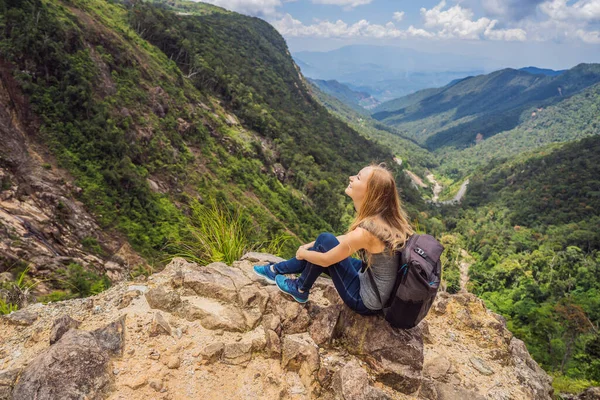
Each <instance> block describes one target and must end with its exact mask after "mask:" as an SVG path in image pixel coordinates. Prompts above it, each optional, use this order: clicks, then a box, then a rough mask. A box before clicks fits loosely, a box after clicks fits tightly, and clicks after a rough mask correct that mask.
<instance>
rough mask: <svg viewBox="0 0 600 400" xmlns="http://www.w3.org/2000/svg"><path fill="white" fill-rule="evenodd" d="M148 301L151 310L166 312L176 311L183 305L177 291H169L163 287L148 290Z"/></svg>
mask: <svg viewBox="0 0 600 400" xmlns="http://www.w3.org/2000/svg"><path fill="white" fill-rule="evenodd" d="M146 301H148V304H149V305H150V307H151V308H155V309H159V310H162V311H166V312H173V311H175V310H176V309H177V308H178V307H179V305H180V304H181V298H180V297H179V294H178V293H177V292H175V291H167V290H166V289H165V288H164V287H163V286H159V287H155V288H152V289H150V290H148V292H147V293H146Z"/></svg>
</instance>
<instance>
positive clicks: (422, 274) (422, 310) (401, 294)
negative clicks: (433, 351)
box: [367, 234, 444, 329]
mask: <svg viewBox="0 0 600 400" xmlns="http://www.w3.org/2000/svg"><path fill="white" fill-rule="evenodd" d="M443 251H444V246H442V245H441V244H440V243H439V242H438V241H437V240H435V239H434V237H433V236H430V235H418V234H414V235H412V236H411V237H410V238H409V239H408V241H407V242H406V245H405V246H404V248H403V249H402V251H401V255H400V265H399V268H398V275H397V276H396V282H395V284H394V289H393V290H392V295H391V296H390V298H389V300H388V301H387V303H386V304H383V302H382V301H381V295H380V294H379V290H378V289H377V285H376V284H375V278H373V272H372V271H371V269H370V268H369V269H367V273H368V275H369V279H370V280H371V284H372V285H373V287H374V288H375V292H376V293H377V297H378V298H379V303H380V304H382V305H383V309H382V311H383V315H384V317H385V320H386V321H388V322H389V323H390V325H392V326H393V327H394V328H401V329H410V328H413V327H415V326H417V325H418V324H419V322H421V320H422V319H423V318H425V316H426V315H427V313H428V312H429V309H430V308H431V304H433V300H434V299H435V295H436V294H437V291H438V289H439V287H440V280H441V276H442V263H441V262H440V256H441V255H442V252H443Z"/></svg>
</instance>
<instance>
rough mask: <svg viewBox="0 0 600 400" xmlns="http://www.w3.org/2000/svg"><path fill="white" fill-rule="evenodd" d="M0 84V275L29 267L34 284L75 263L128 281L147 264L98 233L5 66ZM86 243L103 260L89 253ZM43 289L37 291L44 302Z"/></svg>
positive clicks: (116, 236)
mask: <svg viewBox="0 0 600 400" xmlns="http://www.w3.org/2000/svg"><path fill="white" fill-rule="evenodd" d="M0 78H1V79H0V139H1V141H2V145H1V146H0V273H4V272H6V271H11V270H12V269H13V268H14V267H18V264H19V263H25V264H28V265H29V266H30V270H29V272H30V273H31V274H33V275H34V276H37V277H41V278H49V277H50V276H52V274H53V272H55V271H56V270H57V269H60V268H64V267H66V266H67V265H69V264H70V263H77V264H80V265H82V266H84V267H87V268H89V269H91V270H95V271H97V272H99V273H107V274H108V276H109V278H110V279H111V280H113V281H118V280H121V279H123V278H124V277H126V276H127V266H128V265H131V266H136V265H139V264H144V260H143V259H141V258H140V257H139V256H138V255H137V254H135V252H134V251H133V250H131V248H130V247H129V245H128V244H127V242H126V241H125V240H124V239H123V238H122V237H121V235H119V234H115V233H114V232H111V233H108V232H105V231H103V230H102V229H100V227H99V226H98V224H97V223H96V220H95V218H94V217H93V216H92V215H91V214H89V213H88V212H87V210H86V209H85V207H84V206H83V204H82V203H81V202H80V201H78V199H77V195H78V193H79V191H80V189H79V188H77V187H76V186H75V185H74V184H73V178H72V177H71V176H70V175H69V174H67V173H66V172H65V171H64V170H62V169H60V168H58V167H57V165H56V162H55V160H54V158H53V157H52V156H51V155H50V154H49V152H48V149H47V148H46V147H45V146H43V145H40V144H39V142H38V140H37V139H38V138H37V135H38V133H37V132H38V129H39V126H38V123H37V120H36V118H35V117H34V116H33V114H32V113H31V112H30V110H29V105H28V104H27V100H26V99H25V97H24V96H23V95H22V94H21V92H20V89H19V87H18V85H17V83H16V82H15V80H14V78H13V77H12V74H11V71H10V67H9V66H8V65H7V64H5V63H1V62H0ZM86 240H87V242H88V243H94V244H95V245H96V248H97V250H99V251H100V252H102V253H103V254H98V251H96V252H92V251H90V250H89V249H86V248H84V246H83V245H82V243H85V242H86ZM9 273H10V272H9ZM5 278H6V277H5ZM12 278H15V277H12ZM12 278H11V277H8V278H7V279H8V280H11V279H12ZM0 283H1V280H0ZM45 286H46V285H45V284H44V283H43V282H42V283H40V284H38V286H37V287H36V289H37V291H38V292H39V293H42V294H43V293H44V291H45Z"/></svg>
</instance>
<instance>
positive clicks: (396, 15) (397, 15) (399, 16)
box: [393, 11, 404, 22]
mask: <svg viewBox="0 0 600 400" xmlns="http://www.w3.org/2000/svg"><path fill="white" fill-rule="evenodd" d="M393 18H394V21H398V22H400V21H402V20H403V19H404V11H396V12H395V13H394V17H393Z"/></svg>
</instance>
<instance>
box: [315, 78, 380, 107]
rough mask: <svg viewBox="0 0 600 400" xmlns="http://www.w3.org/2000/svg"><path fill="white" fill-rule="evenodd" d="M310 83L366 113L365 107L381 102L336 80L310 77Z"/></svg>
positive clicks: (374, 105)
mask: <svg viewBox="0 0 600 400" xmlns="http://www.w3.org/2000/svg"><path fill="white" fill-rule="evenodd" d="M308 81H309V82H310V83H312V84H313V85H316V86H318V87H319V89H321V90H322V91H323V92H325V93H327V94H328V95H331V96H333V97H335V98H337V99H339V100H340V101H342V102H343V103H344V104H347V105H348V106H349V107H351V108H353V109H354V110H356V111H357V112H362V113H364V112H365V111H364V110H365V109H367V110H368V109H371V108H374V107H376V106H377V105H378V104H379V101H378V100H377V99H375V98H374V97H373V96H371V95H370V94H368V93H365V92H356V91H354V90H352V89H350V88H349V87H348V86H346V85H344V84H343V83H340V82H338V81H336V80H330V81H324V80H321V79H308Z"/></svg>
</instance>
